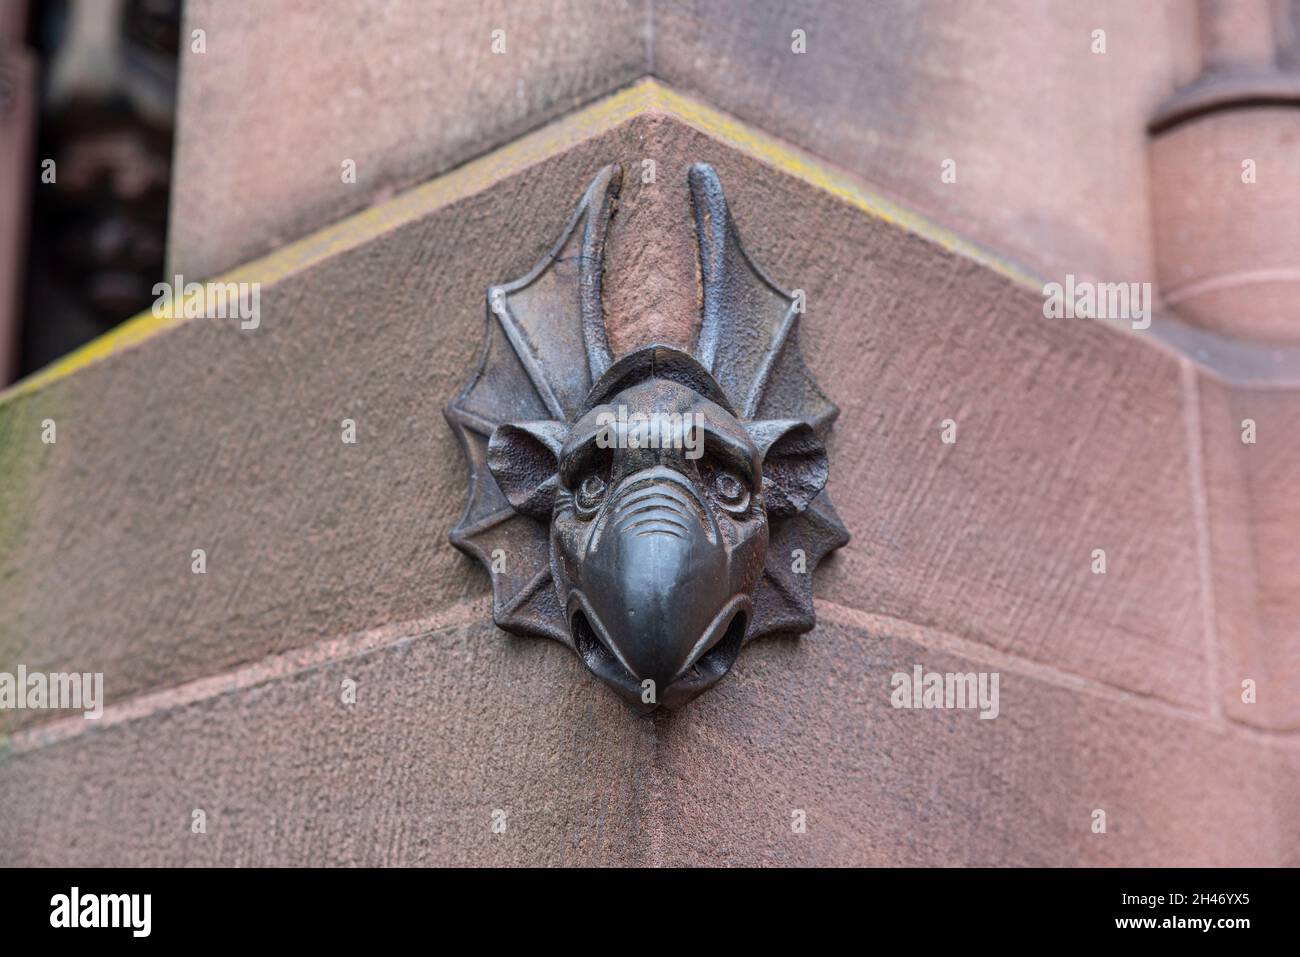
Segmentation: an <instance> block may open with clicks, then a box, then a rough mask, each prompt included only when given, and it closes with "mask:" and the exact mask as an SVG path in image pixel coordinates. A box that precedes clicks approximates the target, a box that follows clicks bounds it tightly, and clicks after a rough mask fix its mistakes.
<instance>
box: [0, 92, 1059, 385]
mask: <svg viewBox="0 0 1300 957" xmlns="http://www.w3.org/2000/svg"><path fill="white" fill-rule="evenodd" d="M651 111H658V112H661V113H664V114H666V115H668V116H671V117H673V118H675V119H677V120H679V121H680V122H682V123H685V124H687V125H689V126H692V127H694V128H696V129H697V130H699V131H700V132H702V133H705V134H706V135H708V136H711V137H713V138H714V139H717V140H719V141H720V142H722V143H724V144H726V145H727V146H731V147H733V148H735V149H737V150H739V151H741V152H743V153H747V154H749V155H750V156H752V157H754V158H755V159H757V160H759V161H760V162H763V163H766V164H767V165H769V166H772V167H774V168H776V169H778V170H780V171H781V172H784V173H786V174H788V175H790V176H793V177H795V178H797V179H800V180H803V181H804V182H806V183H809V184H811V185H813V186H815V187H817V188H819V189H822V190H824V191H826V192H828V193H830V194H831V195H833V196H835V197H836V198H837V199H840V200H842V201H843V202H845V203H848V204H849V205H851V206H853V207H854V208H856V209H859V210H861V211H863V212H865V213H868V214H870V215H871V216H874V217H877V218H878V219H881V220H883V221H885V222H887V223H891V224H893V225H896V226H899V227H901V228H903V229H906V230H908V231H910V232H913V233H917V234H919V235H921V236H923V237H924V238H926V239H928V240H930V241H931V242H934V243H936V244H937V245H939V246H942V247H943V248H944V249H948V250H951V251H953V252H955V253H958V254H960V255H963V256H966V257H968V258H970V259H973V260H975V261H977V262H979V263H982V264H984V265H986V266H988V267H989V268H991V269H993V270H995V271H997V272H999V273H1001V274H1002V275H1005V276H1007V277H1008V278H1010V279H1012V280H1014V281H1015V282H1017V283H1020V284H1023V285H1028V286H1032V287H1034V288H1035V289H1040V288H1041V286H1042V283H1041V281H1039V280H1037V279H1036V278H1034V277H1033V276H1031V275H1030V274H1029V273H1027V272H1025V271H1023V270H1021V269H1020V268H1019V267H1017V266H1015V265H1013V264H1011V263H1010V262H1008V261H1006V260H1003V259H1001V258H999V257H997V256H996V255H994V254H993V253H991V252H989V251H988V250H986V249H984V248H982V247H980V246H978V245H976V244H974V243H971V242H969V241H967V240H964V239H962V238H961V237H959V236H957V235H956V234H955V233H952V232H950V231H949V230H946V229H944V228H943V227H942V226H939V225H938V224H937V223H934V222H933V221H931V220H929V219H927V218H926V217H924V216H922V215H920V214H918V213H915V212H913V211H911V210H908V209H905V208H903V207H901V206H899V205H898V204H896V203H893V202H891V201H890V200H888V199H886V198H884V197H883V196H880V195H878V194H876V193H873V192H872V191H871V190H870V189H868V188H867V187H866V185H865V184H863V183H862V182H860V181H858V180H857V179H855V178H854V177H852V176H850V175H849V174H847V173H844V172H842V171H840V170H837V169H835V168H833V167H831V166H828V165H827V164H825V163H823V162H821V161H820V160H818V159H816V158H815V157H813V156H811V155H809V154H806V153H804V152H803V151H802V150H799V149H797V148H796V147H794V146H791V145H790V144H788V143H785V142H783V141H781V140H779V139H777V138H775V137H773V136H769V135H768V134H766V133H762V132H760V131H759V130H756V129H754V128H753V127H750V126H748V125H746V124H745V123H742V122H741V121H739V120H737V119H735V118H733V117H730V116H727V115H726V114H724V113H722V112H720V111H718V110H715V109H714V108H712V107H710V106H707V105H705V104H704V103H701V102H699V101H697V100H694V99H691V98H690V97H688V96H685V95H683V94H681V93H678V92H676V91H674V90H671V89H669V88H667V87H665V86H664V85H663V84H661V83H658V82H657V81H655V80H652V79H644V80H640V81H638V82H637V83H635V84H633V85H632V86H630V87H628V88H627V89H624V90H620V91H619V92H617V93H614V94H612V95H610V96H608V97H606V98H605V99H603V100H600V101H598V102H596V103H593V104H591V105H590V106H587V107H584V108H582V109H580V110H577V111H575V112H574V113H571V114H569V115H568V116H565V117H562V118H560V119H558V120H555V121H554V122H552V123H549V124H547V125H546V126H544V127H542V128H540V129H538V130H535V131H534V132H532V133H528V134H525V135H524V136H521V137H520V138H518V139H516V140H514V141H513V142H511V143H509V144H508V145H506V146H503V147H501V148H500V149H497V150H494V151H493V152H491V153H488V154H486V155H484V156H481V157H479V158H478V159H475V160H471V161H470V162H468V163H466V164H465V165H463V166H460V167H458V168H456V169H453V170H451V171H449V172H447V173H445V174H443V175H442V176H439V177H437V178H435V179H433V180H431V181H430V182H428V183H425V184H423V185H421V186H417V187H414V188H412V189H409V190H406V191H405V192H403V193H401V194H399V195H397V196H395V197H393V198H392V199H389V200H387V201H385V202H383V203H379V204H377V205H375V206H373V207H371V208H370V209H367V210H364V211H362V212H359V213H356V214H354V215H352V216H348V217H346V218H345V219H343V220H340V221H339V222H337V223H335V224H333V225H331V226H326V227H324V228H323V229H319V230H317V231H315V232H314V233H311V234H310V235H308V236H306V237H304V238H302V239H299V240H297V241H295V242H292V243H289V244H288V245H286V246H283V247H281V248H280V249H277V250H276V251H275V252H273V253H270V254H269V255H267V256H264V257H262V258H261V259H256V260H253V261H252V262H249V263H245V264H244V265H241V266H237V267H235V268H234V269H232V270H230V271H229V272H227V273H224V274H223V275H221V276H218V277H216V278H214V279H210V280H209V281H211V282H213V283H241V282H247V283H253V282H257V283H261V284H263V285H270V284H272V283H275V282H278V281H280V280H282V279H284V278H286V277H288V276H290V275H293V274H294V273H297V272H300V271H302V270H304V269H308V268H310V267H312V266H314V265H316V264H318V263H320V262H323V261H325V260H327V259H330V258H332V257H334V256H337V255H339V254H340V253H343V252H346V251H347V250H350V249H355V248H356V247H358V246H361V245H364V244H365V243H368V242H370V241H371V240H373V239H375V238H376V237H378V236H381V235H383V234H384V233H386V232H388V231H390V230H392V229H395V228H397V227H399V226H403V225H405V224H407V223H410V222H414V221H416V220H418V219H421V218H423V217H425V216H427V215H428V214H429V213H431V212H433V211H434V210H437V209H440V208H442V207H444V206H447V205H449V204H451V203H453V202H456V201H457V200H460V199H464V198H466V197H468V196H473V195H475V194H476V193H479V192H482V191H483V190H485V189H488V188H490V187H491V186H493V185H494V184H496V183H498V182H500V181H501V180H502V179H504V178H506V177H507V176H511V175H514V174H516V173H518V172H519V171H520V170H522V169H525V168H527V167H528V166H532V165H535V164H537V163H539V162H542V161H543V160H545V159H547V158H549V157H551V156H554V155H556V154H558V153H562V152H564V151H565V150H568V149H569V148H571V147H572V146H574V145H575V144H576V143H579V142H581V141H583V140H586V139H590V138H591V137H593V136H597V135H599V134H601V133H604V132H606V131H608V130H611V129H613V128H615V127H617V126H619V125H621V124H623V123H625V122H627V121H629V120H631V119H632V118H633V117H635V116H637V115H638V114H641V113H645V112H651ZM164 279H165V280H166V281H171V279H172V277H170V276H168V277H164ZM193 279H194V277H190V276H187V277H185V281H186V282H187V283H188V282H190V281H192V280H193ZM176 311H177V312H178V313H179V312H180V310H179V309H178V310H176ZM186 321H189V320H186V319H182V318H179V316H178V317H177V318H172V317H171V316H170V315H169V314H164V315H162V316H155V315H154V314H153V311H152V310H146V311H145V312H142V313H140V314H139V315H137V316H135V317H133V318H131V319H128V320H127V321H126V322H124V323H122V324H121V325H120V326H118V327H116V328H115V329H113V330H111V331H109V332H107V333H105V334H104V335H102V336H99V337H98V338H97V339H94V340H92V341H91V342H89V343H87V344H86V345H84V346H82V347H81V348H80V349H77V350H75V351H74V352H71V353H69V354H68V355H66V356H64V357H63V358H61V359H58V360H56V361H55V362H53V363H51V364H50V365H48V366H46V367H45V368H44V369H41V370H40V371H38V372H35V373H33V374H32V375H30V376H28V377H27V378H25V379H22V380H20V381H19V382H16V383H14V384H13V385H12V386H10V387H9V388H8V389H6V390H4V391H3V392H0V403H3V402H6V401H8V400H11V399H14V398H16V397H18V396H21V395H25V394H27V393H30V392H34V391H36V390H38V389H42V388H44V387H45V386H47V385H49V384H51V383H53V382H57V381H59V380H60V379H64V378H66V377H68V376H70V375H72V374H73V373H75V372H77V371H78V370H80V369H84V368H86V367H87V366H90V365H93V364H94V363H97V362H99V361H101V360H103V359H106V358H108V357H109V356H111V355H113V354H115V353H117V352H120V351H121V350H123V349H128V348H131V347H133V346H135V345H138V344H139V343H141V342H144V341H145V340H147V339H151V338H153V337H154V336H155V335H157V334H159V333H161V332H164V331H166V330H168V329H172V328H175V327H176V326H178V325H180V324H181V323H183V322H186Z"/></svg>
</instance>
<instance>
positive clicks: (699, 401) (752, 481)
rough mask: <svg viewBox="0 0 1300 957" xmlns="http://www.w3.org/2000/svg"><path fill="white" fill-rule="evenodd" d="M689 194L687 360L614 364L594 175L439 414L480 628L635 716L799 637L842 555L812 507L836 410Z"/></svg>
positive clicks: (699, 170) (832, 530)
mask: <svg viewBox="0 0 1300 957" xmlns="http://www.w3.org/2000/svg"><path fill="white" fill-rule="evenodd" d="M689 178H690V188H691V197H692V200H693V203H694V209H695V224H696V238H697V241H698V243H699V269H700V288H701V296H702V300H703V301H702V304H701V306H702V308H701V312H702V318H701V324H700V330H699V336H698V341H697V343H696V346H695V348H694V350H693V351H692V352H691V353H687V352H684V351H682V350H680V349H677V348H673V347H671V346H667V345H650V346H646V347H644V348H641V349H638V350H636V351H635V352H632V353H631V354H629V355H626V356H623V357H622V358H620V359H618V360H617V361H616V360H615V358H614V356H613V355H612V354H611V352H610V347H609V341H608V338H607V336H606V331H605V317H604V310H603V307H602V304H601V277H602V272H603V270H604V245H605V234H606V231H607V228H608V226H609V221H610V218H611V216H612V215H613V214H614V211H615V207H616V204H617V199H618V192H619V186H620V183H621V174H620V170H619V168H618V167H617V166H609V167H606V168H605V169H603V170H601V171H600V173H599V174H598V175H597V176H596V178H595V180H594V181H593V182H592V184H591V186H590V187H589V188H588V189H587V192H586V194H585V195H584V196H583V198H582V201H581V203H579V205H578V209H577V211H576V212H575V213H574V215H573V218H572V219H571V220H570V222H569V224H568V226H567V227H566V229H565V230H564V234H563V235H562V236H561V237H560V240H559V242H557V243H556V245H555V246H554V248H553V249H552V250H551V252H550V253H549V254H548V255H547V256H545V257H544V258H543V259H542V261H541V262H539V263H538V264H537V265H536V266H535V267H534V268H533V270H532V271H531V272H529V273H528V274H527V275H526V276H524V277H523V278H521V279H518V280H515V281H514V282H511V283H508V284H506V285H503V286H495V287H493V288H492V289H490V290H489V291H488V318H487V343H486V345H485V348H484V354H483V360H482V363H481V365H480V366H479V369H478V371H477V372H476V373H475V375H474V376H473V378H472V379H471V380H470V383H469V385H468V386H466V388H465V390H464V392H462V393H461V394H460V395H459V396H458V397H457V398H456V399H455V400H454V401H453V402H452V403H451V404H450V405H449V406H448V408H447V412H446V415H447V420H448V422H449V423H450V424H451V426H452V428H453V429H454V430H455V431H456V433H457V435H458V436H459V437H460V440H461V443H462V445H463V447H464V449H465V454H466V457H467V459H468V461H469V468H470V496H469V504H468V506H467V507H466V509H465V514H464V516H463V517H462V518H461V520H460V523H459V524H458V525H457V526H456V528H455V529H453V530H452V532H451V541H452V543H453V544H455V545H456V546H457V547H458V548H460V549H461V550H462V551H464V552H466V553H467V554H469V555H471V556H474V557H476V558H478V559H479V560H480V561H482V562H483V564H484V565H485V566H487V568H488V570H489V572H490V573H491V575H492V584H493V617H494V618H495V620H496V623H497V624H498V625H499V626H501V627H502V628H504V629H505V630H507V631H510V632H514V633H516V634H523V635H538V636H545V637H549V638H554V639H556V640H558V641H561V642H563V643H564V644H566V645H568V646H569V647H571V648H573V650H574V651H576V652H577V654H578V655H579V657H581V658H582V660H583V662H584V663H585V664H586V666H587V667H588V668H589V669H591V671H592V672H593V673H595V675H596V676H597V677H599V678H600V679H601V680H603V681H605V682H606V683H607V684H609V685H611V686H612V687H613V688H615V689H616V690H617V691H619V692H620V693H621V694H622V695H624V696H625V697H626V698H627V699H628V700H629V701H630V702H632V703H633V704H634V705H635V706H637V707H638V708H641V709H643V710H652V709H653V708H655V707H659V706H663V707H668V708H675V707H678V706H680V705H682V704H685V703H686V702H687V701H689V700H691V699H692V698H694V697H695V696H696V695H698V694H699V693H700V692H702V691H704V690H705V689H707V688H709V687H710V686H711V685H713V684H714V683H715V682H717V681H718V679H720V678H721V677H722V676H723V675H725V674H726V673H727V671H728V670H730V668H731V666H732V665H733V664H734V663H735V661H736V657H737V655H738V654H739V653H740V649H741V646H742V645H743V644H745V643H746V642H747V641H750V640H752V639H754V638H757V637H759V636H761V635H767V634H772V633H778V632H783V633H787V634H789V633H797V632H803V631H807V630H809V629H810V628H812V627H813V625H814V624H815V621H816V619H815V616H814V612H813V601H812V573H813V569H814V568H815V567H816V565H817V563H818V562H819V561H820V560H821V559H822V558H823V557H824V556H825V555H826V554H827V553H828V552H830V551H832V550H833V549H835V548H838V547H839V546H841V545H843V544H844V543H845V542H847V541H848V537H849V536H848V532H847V531H846V530H845V528H844V526H843V524H842V523H841V522H840V519H839V516H838V515H836V513H835V509H834V508H833V507H832V505H831V502H830V499H829V497H828V496H827V493H826V491H825V489H824V486H825V484H826V478H827V471H828V467H827V461H826V451H825V448H824V446H823V439H824V438H825V436H826V433H827V431H828V430H829V429H830V426H831V423H832V421H833V420H834V418H835V416H836V414H837V412H838V409H837V408H836V407H835V405H834V404H832V403H831V402H830V401H829V400H828V399H827V398H826V396H825V395H824V394H823V393H822V391H821V390H820V389H819V388H818V387H817V384H816V383H815V382H814V381H813V379H812V376H811V375H810V374H809V372H808V370H807V368H806V367H805V366H804V362H803V359H802V357H801V356H800V354H799V345H798V337H797V330H798V323H799V314H800V311H801V310H800V309H798V308H796V302H795V299H794V297H793V296H792V295H791V294H789V293H787V292H785V291H783V290H781V289H780V288H779V287H777V286H776V285H775V284H774V283H773V282H772V281H771V280H770V279H768V278H767V276H766V275H764V273H763V271H762V270H761V269H759V268H758V267H757V266H755V265H754V264H753V262H751V261H750V259H749V257H748V256H747V255H746V254H745V252H744V250H743V249H742V248H741V245H740V241H739V238H738V236H737V234H736V228H735V225H734V223H733V222H732V219H731V216H730V213H729V212H728V209H727V203H726V199H725V198H724V196H723V192H722V186H721V184H720V183H719V182H718V178H717V175H716V174H715V173H714V171H713V168H712V167H710V166H707V165H704V164H697V165H695V166H693V167H692V168H691V171H690V177H689ZM647 421H649V422H656V423H659V424H663V423H681V424H682V425H683V428H682V429H681V431H680V432H679V433H678V432H674V433H673V435H674V436H680V438H681V439H682V441H680V442H676V441H667V440H666V437H667V436H668V434H669V433H668V431H667V430H665V431H662V432H660V433H653V434H651V433H650V432H648V431H647V429H646V428H645V423H646V422H647ZM692 429H694V438H695V441H694V442H691V441H690V440H691V438H692V431H691V430H692ZM658 437H664V439H665V440H664V441H655V439H656V438H658Z"/></svg>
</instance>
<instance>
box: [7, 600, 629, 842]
mask: <svg viewBox="0 0 1300 957" xmlns="http://www.w3.org/2000/svg"><path fill="white" fill-rule="evenodd" d="M480 610H481V611H482V612H483V614H484V616H485V620H484V621H481V622H479V623H476V624H473V625H469V626H461V627H458V628H450V629H443V630H441V631H438V632H435V633H432V634H426V635H421V636H418V637H413V638H408V639H401V640H398V641H396V642H394V643H392V644H389V645H386V646H382V647H381V648H378V649H375V650H372V651H368V652H365V653H363V654H360V655H357V656H353V657H348V658H344V659H341V660H337V661H326V662H323V663H321V664H318V665H314V666H311V667H307V668H303V669H301V670H296V671H292V672H290V673H288V674H283V675H280V676H278V677H270V676H269V675H267V676H262V675H258V676H257V678H254V679H252V680H253V681H254V682H255V683H253V684H252V685H250V686H248V687H241V688H239V689H238V690H231V691H228V692H219V693H217V694H215V695H213V696H211V697H206V698H200V699H199V700H197V701H193V702H190V703H188V704H178V705H170V706H169V704H168V703H166V701H165V700H164V702H163V703H161V704H160V705H159V708H158V710H157V711H156V712H153V713H150V714H148V715H147V716H145V717H143V718H140V719H137V720H132V721H124V722H119V723H112V724H109V725H106V726H105V727H103V728H96V729H95V730H91V731H87V732H86V733H84V734H81V735H79V736H77V737H75V738H72V739H69V740H64V741H62V742H60V743H57V744H52V745H50V746H47V747H44V748H40V749H38V750H36V751H34V752H30V753H26V754H23V755H12V754H11V755H9V756H0V806H3V807H4V808H5V813H4V814H3V815H0V863H4V864H8V865H23V866H28V865H48V864H67V865H76V866H98V865H110V864H117V865H122V864H136V865H155V866H156V865H171V866H182V865H183V866H188V865H196V864H222V865H227V866H231V865H235V866H253V865H291V864H292V865H300V866H302V865H313V866H322V865H342V864H347V865H361V866H379V865H395V864H432V863H438V864H471V863H473V864H536V863H540V862H546V863H553V864H597V863H599V864H616V863H636V862H638V861H639V860H641V859H642V857H643V852H642V848H641V846H640V843H639V841H638V840H637V835H638V832H639V830H640V814H641V813H642V812H641V810H640V808H639V807H638V792H639V791H640V790H641V789H642V788H643V786H644V779H645V777H646V775H647V774H648V771H649V769H648V767H647V766H646V763H645V762H646V758H647V756H648V755H649V754H650V753H651V752H652V749H653V748H652V738H653V729H652V727H651V726H650V724H649V723H648V722H645V721H643V720H640V719H638V718H637V717H636V716H634V715H633V714H632V713H631V712H630V711H629V709H628V708H627V707H626V706H625V705H624V704H623V703H622V702H621V701H619V700H618V699H616V698H615V697H614V696H613V695H611V694H608V693H606V692H605V691H604V689H603V687H602V686H600V685H598V684H597V683H596V681H595V679H593V678H591V677H590V676H588V675H587V673H586V672H585V671H584V669H583V668H582V666H581V664H580V663H579V662H578V661H577V659H576V658H574V656H573V655H572V654H571V653H570V652H568V651H567V650H565V649H563V648H561V647H560V646H559V645H556V644H552V643H549V642H541V641H531V642H530V641H522V640H518V639H512V638H509V637H503V636H502V635H501V633H499V632H496V631H495V630H494V628H493V627H492V625H491V624H490V623H489V622H488V621H487V619H486V616H487V609H486V606H484V607H483V608H481V609H480ZM238 678H239V674H238V673H236V675H235V680H238ZM258 678H261V680H260V681H259V680H258ZM348 679H350V680H352V681H354V682H356V704H354V705H345V704H343V703H342V698H341V695H342V686H343V682H344V680H348ZM233 683H234V681H232V684H233ZM111 717H112V716H111V715H110V716H109V720H111ZM77 720H78V719H73V721H74V722H75V721H77ZM50 802H53V803H50ZM196 809H198V810H202V811H203V812H204V814H205V815H206V819H207V820H206V824H207V833H206V834H195V833H193V832H192V830H191V825H192V821H193V812H194V811H195V810H196ZM495 810H502V811H505V812H506V817H505V824H506V833H505V834H501V835H497V834H494V833H493V832H492V823H493V818H492V814H493V811H495Z"/></svg>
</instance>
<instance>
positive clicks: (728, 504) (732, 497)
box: [713, 469, 749, 512]
mask: <svg viewBox="0 0 1300 957" xmlns="http://www.w3.org/2000/svg"><path fill="white" fill-rule="evenodd" d="M713 494H714V496H715V497H716V498H717V499H718V502H719V503H720V504H721V505H722V507H723V508H725V509H727V511H729V512H743V511H745V509H747V508H749V488H748V487H747V486H746V485H745V483H744V481H743V480H742V479H741V478H740V476H738V475H736V473H735V472H728V471H727V470H725V469H720V470H719V471H718V472H716V473H715V474H714V476H713Z"/></svg>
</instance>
